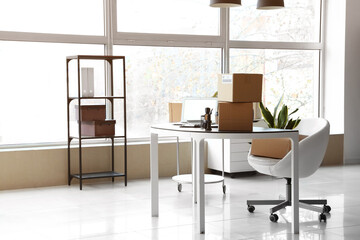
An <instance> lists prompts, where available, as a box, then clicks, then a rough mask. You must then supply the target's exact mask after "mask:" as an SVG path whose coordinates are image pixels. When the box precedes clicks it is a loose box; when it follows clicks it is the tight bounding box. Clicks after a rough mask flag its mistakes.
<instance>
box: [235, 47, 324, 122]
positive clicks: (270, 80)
mask: <svg viewBox="0 0 360 240" xmlns="http://www.w3.org/2000/svg"><path fill="white" fill-rule="evenodd" d="M318 64H319V51H317V50H308V51H304V50H301V51H299V50H297V51H296V50H272V49H266V50H259V49H252V50H245V49H231V51H230V67H231V69H230V70H231V72H242V73H261V74H263V75H264V86H263V91H264V92H263V103H264V105H265V106H266V107H268V108H269V110H270V111H272V109H274V108H275V106H276V104H277V103H278V101H279V99H280V98H281V96H282V95H284V104H286V105H288V107H289V108H290V111H291V110H295V109H296V108H299V111H298V112H297V114H296V115H298V116H301V118H306V117H315V116H317V111H316V109H317V108H316V103H317V92H318V79H319V65H318Z"/></svg>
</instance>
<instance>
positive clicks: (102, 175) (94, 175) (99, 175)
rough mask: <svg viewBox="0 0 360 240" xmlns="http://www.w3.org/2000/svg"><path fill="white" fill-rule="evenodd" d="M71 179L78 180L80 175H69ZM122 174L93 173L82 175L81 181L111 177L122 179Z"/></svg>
mask: <svg viewBox="0 0 360 240" xmlns="http://www.w3.org/2000/svg"><path fill="white" fill-rule="evenodd" d="M71 176H72V177H74V178H78V179H80V174H71ZM124 176H125V174H124V173H117V172H112V171H110V172H94V173H83V174H82V179H93V178H110V177H111V178H112V177H124Z"/></svg>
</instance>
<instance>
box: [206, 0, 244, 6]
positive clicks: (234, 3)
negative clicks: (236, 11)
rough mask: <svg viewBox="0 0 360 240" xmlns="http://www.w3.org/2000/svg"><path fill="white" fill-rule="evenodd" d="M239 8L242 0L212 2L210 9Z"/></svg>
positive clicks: (217, 0) (216, 0)
mask: <svg viewBox="0 0 360 240" xmlns="http://www.w3.org/2000/svg"><path fill="white" fill-rule="evenodd" d="M239 6H241V0H210V7H218V8H226V7H239Z"/></svg>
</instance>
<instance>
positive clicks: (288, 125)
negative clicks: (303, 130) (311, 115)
mask: <svg viewBox="0 0 360 240" xmlns="http://www.w3.org/2000/svg"><path fill="white" fill-rule="evenodd" d="M283 98H284V95H282V96H281V98H280V100H279V102H278V104H277V105H276V107H275V109H274V113H273V114H271V112H270V111H269V109H268V108H267V107H265V106H264V104H263V103H262V102H260V110H261V114H262V116H263V118H264V120H265V122H266V123H267V125H268V126H269V128H281V129H294V128H296V127H297V126H298V125H299V123H300V121H301V119H300V118H296V119H292V118H290V116H291V115H292V114H294V113H296V112H297V111H298V110H299V108H297V109H295V110H294V111H293V112H291V113H290V114H288V107H287V105H285V104H283V105H282V107H281V110H280V112H279V114H278V115H276V114H277V111H278V109H279V107H280V105H281V104H282V101H283ZM276 116H277V117H276Z"/></svg>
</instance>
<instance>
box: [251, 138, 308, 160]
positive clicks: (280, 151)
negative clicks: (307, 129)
mask: <svg viewBox="0 0 360 240" xmlns="http://www.w3.org/2000/svg"><path fill="white" fill-rule="evenodd" d="M304 138H306V136H304V135H299V141H301V140H303V139H304ZM290 150H291V140H290V139H288V138H267V139H253V140H252V144H251V155H254V156H259V157H267V158H276V159H279V160H280V159H282V158H284V157H285V156H286V154H287V153H288V152H290Z"/></svg>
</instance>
